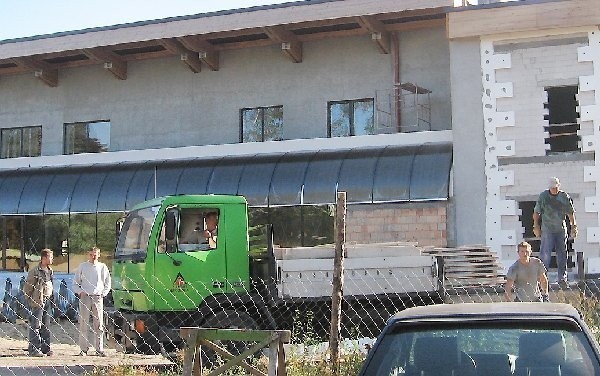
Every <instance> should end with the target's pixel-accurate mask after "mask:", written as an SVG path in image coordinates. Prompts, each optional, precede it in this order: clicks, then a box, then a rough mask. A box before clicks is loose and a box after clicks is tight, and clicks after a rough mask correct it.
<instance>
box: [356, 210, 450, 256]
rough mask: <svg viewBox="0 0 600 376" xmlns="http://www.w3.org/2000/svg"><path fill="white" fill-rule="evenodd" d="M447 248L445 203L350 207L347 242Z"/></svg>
mask: <svg viewBox="0 0 600 376" xmlns="http://www.w3.org/2000/svg"><path fill="white" fill-rule="evenodd" d="M394 241H404V242H416V243H418V245H419V246H436V247H446V246H447V202H446V201H436V202H423V203H399V204H372V205H349V206H348V208H347V214H346V242H348V243H352V242H354V243H378V242H394Z"/></svg>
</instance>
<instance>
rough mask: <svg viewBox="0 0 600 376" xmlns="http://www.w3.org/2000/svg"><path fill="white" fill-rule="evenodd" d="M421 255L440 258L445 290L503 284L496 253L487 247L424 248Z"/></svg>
mask: <svg viewBox="0 0 600 376" xmlns="http://www.w3.org/2000/svg"><path fill="white" fill-rule="evenodd" d="M423 253H428V254H431V255H434V256H441V257H442V259H443V261H444V274H445V285H446V288H449V289H452V288H468V287H485V286H498V285H502V284H504V281H505V280H504V276H503V267H502V265H501V264H500V262H499V259H498V256H497V255H496V253H495V252H493V251H491V250H490V249H489V248H488V247H485V246H462V247H458V248H424V249H423Z"/></svg>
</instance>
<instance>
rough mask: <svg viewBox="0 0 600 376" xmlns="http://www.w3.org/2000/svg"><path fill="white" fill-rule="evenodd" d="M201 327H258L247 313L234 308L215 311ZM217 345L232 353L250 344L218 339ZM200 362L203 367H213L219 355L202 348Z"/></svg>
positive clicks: (236, 353)
mask: <svg viewBox="0 0 600 376" xmlns="http://www.w3.org/2000/svg"><path fill="white" fill-rule="evenodd" d="M202 327H203V328H218V329H258V328H259V326H258V324H257V322H256V320H254V319H253V318H252V317H251V316H250V315H249V314H248V313H246V312H243V311H242V312H239V311H234V310H226V311H222V312H218V313H216V314H215V315H214V316H211V317H209V318H208V319H206V320H205V321H204V322H203V323H202ZM217 345H219V346H221V347H223V348H225V349H227V351H229V352H230V353H231V354H233V355H239V354H241V353H243V352H244V351H245V350H246V349H247V348H249V347H250V346H252V345H251V344H250V345H248V344H246V343H244V342H238V341H218V343H217ZM200 355H201V356H202V364H203V365H204V367H205V368H213V367H215V366H218V365H219V364H221V362H220V361H219V356H218V355H217V354H216V353H215V352H214V351H212V350H209V349H206V348H205V347H203V348H202V354H200Z"/></svg>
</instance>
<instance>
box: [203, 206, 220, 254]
mask: <svg viewBox="0 0 600 376" xmlns="http://www.w3.org/2000/svg"><path fill="white" fill-rule="evenodd" d="M204 220H205V222H206V225H205V226H204V231H202V237H203V238H204V239H205V244H208V248H211V249H212V248H217V225H218V223H219V216H218V214H217V212H210V213H207V214H206V217H205V218H204Z"/></svg>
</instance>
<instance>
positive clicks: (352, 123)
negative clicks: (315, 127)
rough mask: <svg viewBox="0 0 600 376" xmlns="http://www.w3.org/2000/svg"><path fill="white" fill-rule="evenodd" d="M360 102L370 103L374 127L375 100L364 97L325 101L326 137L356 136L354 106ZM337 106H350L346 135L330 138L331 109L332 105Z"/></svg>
mask: <svg viewBox="0 0 600 376" xmlns="http://www.w3.org/2000/svg"><path fill="white" fill-rule="evenodd" d="M361 102H370V103H371V116H372V120H373V126H374V124H375V98H369V97H365V98H357V99H344V100H339V101H327V137H328V138H331V137H350V136H356V121H355V104H356V103H361ZM339 104H348V105H349V106H350V109H349V111H348V116H349V119H348V122H349V125H348V127H349V129H348V134H347V135H343V136H332V132H331V114H332V113H331V107H332V106H333V105H339ZM373 134H376V133H373Z"/></svg>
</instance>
